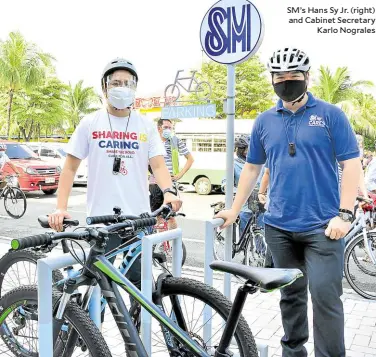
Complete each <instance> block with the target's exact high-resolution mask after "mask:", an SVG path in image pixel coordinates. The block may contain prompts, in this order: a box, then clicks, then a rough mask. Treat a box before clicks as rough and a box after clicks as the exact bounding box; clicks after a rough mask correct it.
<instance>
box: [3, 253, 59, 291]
mask: <svg viewBox="0 0 376 357" xmlns="http://www.w3.org/2000/svg"><path fill="white" fill-rule="evenodd" d="M46 257H47V255H46V254H43V253H41V252H36V251H33V250H30V249H24V250H16V251H13V250H12V251H10V252H8V253H6V254H5V255H3V256H2V257H1V259H0V297H1V296H3V295H4V291H3V290H4V289H3V282H4V278H5V276H6V273H7V272H8V270H9V269H10V268H11V267H12V266H13V265H16V264H17V263H20V262H27V263H34V264H35V269H36V265H37V261H38V260H39V259H43V258H46ZM25 269H26V267H25ZM62 279H64V276H63V274H62V273H61V271H60V270H54V271H52V282H53V283H56V282H58V281H60V280H62ZM33 283H36V281H34V282H33ZM30 284H31V282H30ZM30 284H27V285H30ZM23 285H25V284H23ZM57 289H58V290H59V291H61V292H62V291H63V286H62V285H61V286H58V287H57Z"/></svg>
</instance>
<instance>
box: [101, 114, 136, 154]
mask: <svg viewBox="0 0 376 357" xmlns="http://www.w3.org/2000/svg"><path fill="white" fill-rule="evenodd" d="M107 117H108V122H109V123H110V128H111V137H112V146H113V148H114V157H115V159H116V158H117V157H116V151H115V145H114V138H113V131H112V125H111V119H110V114H109V113H108V111H107ZM130 117H131V112H129V116H128V121H127V126H126V127H125V132H127V131H128V124H129V119H130Z"/></svg>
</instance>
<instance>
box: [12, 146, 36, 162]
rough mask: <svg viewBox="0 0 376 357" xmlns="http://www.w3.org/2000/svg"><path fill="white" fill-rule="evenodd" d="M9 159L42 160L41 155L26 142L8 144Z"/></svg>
mask: <svg viewBox="0 0 376 357" xmlns="http://www.w3.org/2000/svg"><path fill="white" fill-rule="evenodd" d="M5 153H6V154H7V156H8V157H9V159H23V160H30V159H33V160H40V159H39V157H38V156H37V155H36V154H35V153H34V152H33V151H32V150H31V149H30V148H29V147H28V146H27V145H24V144H7V151H6V152H5Z"/></svg>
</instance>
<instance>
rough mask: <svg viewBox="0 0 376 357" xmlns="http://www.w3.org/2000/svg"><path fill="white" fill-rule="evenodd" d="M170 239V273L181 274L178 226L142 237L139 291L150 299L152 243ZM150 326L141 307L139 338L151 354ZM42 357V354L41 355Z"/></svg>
mask: <svg viewBox="0 0 376 357" xmlns="http://www.w3.org/2000/svg"><path fill="white" fill-rule="evenodd" d="M169 240H172V241H173V242H172V274H173V275H174V276H180V275H181V261H182V258H183V249H182V241H183V240H182V231H181V229H180V228H177V229H172V230H169V231H166V232H161V233H156V234H151V235H146V236H144V237H143V238H142V253H141V281H142V283H141V292H142V294H143V295H144V296H145V297H146V298H147V299H149V300H151V301H152V291H153V245H154V244H158V243H162V242H165V241H169ZM151 327H152V318H151V315H150V313H148V312H147V311H146V310H145V309H144V308H142V309H141V340H142V343H143V344H144V347H145V350H146V352H147V354H148V355H149V356H151ZM41 357H42V356H41Z"/></svg>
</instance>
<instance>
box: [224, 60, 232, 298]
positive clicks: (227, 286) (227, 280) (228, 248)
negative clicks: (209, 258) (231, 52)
mask: <svg viewBox="0 0 376 357" xmlns="http://www.w3.org/2000/svg"><path fill="white" fill-rule="evenodd" d="M234 122H235V65H234V64H229V65H227V137H226V149H227V157H226V209H230V208H231V206H232V202H233V195H234V145H235V144H234V141H235V130H234ZM232 233H233V225H231V226H229V227H227V228H226V235H225V261H231V260H232ZM223 292H224V295H225V296H226V297H227V298H229V299H231V275H230V274H227V273H225V276H224V288H223Z"/></svg>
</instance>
